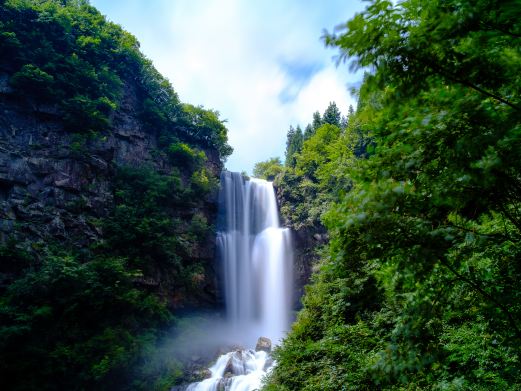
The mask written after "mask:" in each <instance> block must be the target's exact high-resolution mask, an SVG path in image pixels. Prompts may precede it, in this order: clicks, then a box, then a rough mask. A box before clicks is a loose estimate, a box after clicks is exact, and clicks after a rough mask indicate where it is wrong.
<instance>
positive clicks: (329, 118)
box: [322, 102, 342, 128]
mask: <svg viewBox="0 0 521 391" xmlns="http://www.w3.org/2000/svg"><path fill="white" fill-rule="evenodd" d="M341 119H342V113H341V112H340V110H339V109H338V107H337V105H336V103H335V102H330V103H329V105H328V106H327V108H326V111H324V115H323V116H322V123H323V124H330V125H334V126H336V127H339V128H340V127H341Z"/></svg>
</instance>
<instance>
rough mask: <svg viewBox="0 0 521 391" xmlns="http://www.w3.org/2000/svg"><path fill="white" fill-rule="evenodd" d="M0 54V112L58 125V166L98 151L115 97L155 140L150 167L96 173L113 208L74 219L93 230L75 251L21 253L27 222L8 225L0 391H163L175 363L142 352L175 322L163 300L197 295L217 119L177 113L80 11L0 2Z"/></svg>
mask: <svg viewBox="0 0 521 391" xmlns="http://www.w3.org/2000/svg"><path fill="white" fill-rule="evenodd" d="M0 53H1V55H0V73H1V76H2V77H4V76H6V77H7V80H8V83H7V84H6V85H3V86H2V87H3V90H2V93H3V94H4V95H2V102H1V103H2V104H4V99H6V101H7V99H8V100H9V104H10V105H11V106H12V105H16V106H17V107H19V108H20V110H21V111H24V110H25V112H26V113H27V115H28V116H29V115H33V114H32V113H36V115H37V116H38V115H41V116H42V117H41V118H42V120H44V119H45V118H47V117H45V116H48V115H50V116H52V117H53V118H55V119H56V121H57V122H60V123H61V126H62V127H63V131H64V132H65V133H64V134H67V135H71V134H72V137H71V139H72V140H73V142H72V143H71V144H70V145H69V146H68V147H69V150H68V151H66V152H64V154H63V155H62V156H63V158H65V159H72V160H74V159H77V160H78V161H82V159H84V157H85V156H86V154H87V152H89V149H88V148H89V146H88V143H89V141H95V142H96V143H98V144H103V143H104V142H105V141H106V140H107V137H108V135H110V134H111V132H112V131H113V126H114V124H113V119H114V117H115V115H116V114H118V112H119V110H120V109H121V105H122V102H123V98H124V96H125V91H126V90H129V89H131V90H132V91H133V94H135V96H134V97H133V99H134V100H133V101H135V102H136V104H137V106H138V107H137V108H134V109H135V111H136V112H137V117H138V119H139V126H140V127H141V128H143V129H144V131H145V132H148V133H150V134H153V135H154V137H155V138H154V140H158V142H157V149H155V150H153V151H151V153H152V154H155V155H154V156H156V157H157V159H156V161H155V162H147V163H146V164H145V163H142V164H133V165H129V166H124V165H120V166H117V165H114V166H111V167H110V169H109V171H110V173H111V175H112V176H111V189H110V192H111V193H112V198H111V199H113V202H112V203H111V204H107V205H104V206H103V207H104V208H107V209H108V210H109V213H108V214H106V215H104V216H102V217H99V218H94V217H93V216H88V218H89V221H88V224H90V225H91V226H92V227H94V229H96V230H97V232H101V235H100V237H99V238H97V239H96V240H94V241H92V242H91V244H90V245H89V246H88V247H82V248H78V247H75V246H73V245H72V243H70V242H69V241H68V239H69V237H68V236H67V235H65V236H59V237H56V238H54V240H48V241H46V242H41V241H39V242H33V243H28V242H27V241H25V240H24V237H25V236H24V235H29V234H30V233H31V232H32V231H31V221H29V220H27V219H26V220H24V219H23V218H20V219H17V220H16V223H15V224H14V225H13V226H12V227H13V228H12V231H11V233H12V238H11V239H10V238H5V239H6V240H5V242H4V243H3V244H2V246H0V276H1V284H0V378H1V379H2V381H1V383H2V387H3V389H6V390H36V389H39V390H65V389H69V390H94V389H96V390H126V389H132V390H140V389H143V390H145V389H146V390H151V389H154V390H164V389H169V388H170V387H171V386H172V384H173V383H174V381H175V377H176V376H178V375H179V369H178V366H177V363H176V362H175V361H174V360H171V357H169V356H168V355H167V354H165V355H157V354H155V353H154V349H155V347H156V343H157V341H158V340H159V338H160V337H161V336H162V335H164V333H165V332H166V330H167V329H168V328H170V327H171V326H172V325H173V321H174V320H175V315H176V314H175V311H174V304H175V300H176V299H175V298H174V297H170V296H169V295H171V296H172V295H174V294H179V293H180V292H181V293H182V292H185V294H188V295H189V294H190V292H196V291H199V290H201V286H200V284H201V281H202V276H203V275H204V272H205V271H204V266H203V265H202V264H200V263H198V261H197V259H198V257H199V256H200V255H199V254H198V251H201V248H204V247H205V246H208V243H207V240H208V237H212V236H213V233H212V232H213V227H212V225H211V223H212V222H209V221H208V216H207V215H205V214H204V213H201V210H202V209H203V206H204V205H205V203H206V202H208V199H209V197H210V195H211V194H212V192H214V191H215V190H216V187H217V183H218V178H217V177H216V174H217V173H216V172H215V170H211V169H210V168H209V166H208V162H207V160H208V159H209V158H210V157H209V155H208V154H212V153H214V155H215V156H217V159H220V160H221V161H224V160H225V159H226V157H227V156H228V155H229V154H230V153H231V147H230V146H229V145H228V144H227V129H226V127H225V126H224V125H223V121H221V120H220V119H219V113H218V112H215V111H212V110H206V109H203V108H202V107H197V106H193V105H188V104H183V103H181V102H180V100H179V98H178V96H177V94H176V93H175V91H174V90H173V88H172V87H171V85H170V84H169V82H168V81H167V80H166V79H164V78H163V77H162V76H161V75H160V74H159V73H158V72H157V71H156V70H155V69H154V67H153V66H152V64H151V62H150V61H149V60H148V59H146V58H145V57H144V56H143V55H142V54H141V53H140V51H139V43H138V42H137V41H136V39H135V38H134V37H133V36H132V35H130V34H129V33H127V32H125V31H124V30H123V29H121V27H119V26H117V25H115V24H113V23H110V22H108V21H106V20H105V18H104V17H103V16H102V15H101V14H100V13H99V12H98V11H97V10H96V9H95V8H94V7H92V6H90V5H89V3H88V1H83V0H77V1H74V0H70V1H59V0H46V1H36V0H35V1H26V0H8V1H2V2H1V4H0ZM127 95H128V94H127ZM13 102H15V103H13ZM11 106H10V107H11ZM3 121H4V122H5V119H3ZM8 125H9V124H8ZM212 158H213V157H212ZM217 164H219V162H217ZM2 180H3V181H8V180H10V179H9V178H6V179H2ZM74 191H77V190H74ZM27 197H29V195H28V196H27ZM75 197H76V196H75ZM75 200H76V201H75V202H74V203H70V204H68V205H67V208H68V209H69V211H73V212H74V211H75V212H74V213H76V215H77V216H78V219H80V218H81V219H83V218H85V214H84V213H83V212H84V210H86V209H87V203H88V202H89V200H88V199H87V197H85V198H82V197H81V194H80V196H78V197H76V198H75ZM89 207H92V206H89ZM71 213H72V212H71ZM2 216H3V215H2ZM2 218H3V217H2Z"/></svg>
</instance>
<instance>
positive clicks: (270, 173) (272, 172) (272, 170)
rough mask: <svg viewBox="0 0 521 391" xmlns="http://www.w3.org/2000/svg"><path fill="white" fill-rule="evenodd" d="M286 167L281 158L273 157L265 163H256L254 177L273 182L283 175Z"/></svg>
mask: <svg viewBox="0 0 521 391" xmlns="http://www.w3.org/2000/svg"><path fill="white" fill-rule="evenodd" d="M283 169H284V166H283V165H282V162H281V161H280V158H279V157H272V158H270V159H268V160H266V161H264V162H259V163H255V166H254V167H253V176H254V177H256V178H261V179H266V180H268V181H273V180H274V179H275V177H276V176H277V175H279V174H280V173H282V171H283Z"/></svg>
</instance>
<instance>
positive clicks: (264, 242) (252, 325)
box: [186, 171, 293, 391]
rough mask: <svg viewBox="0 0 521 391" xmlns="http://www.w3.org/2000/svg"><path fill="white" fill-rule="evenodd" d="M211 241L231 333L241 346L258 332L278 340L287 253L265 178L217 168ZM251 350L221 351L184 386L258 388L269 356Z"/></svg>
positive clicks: (235, 390)
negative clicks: (203, 375) (200, 376)
mask: <svg viewBox="0 0 521 391" xmlns="http://www.w3.org/2000/svg"><path fill="white" fill-rule="evenodd" d="M217 247H218V252H219V258H220V261H221V263H222V265H223V279H224V293H225V303H226V312H227V319H228V322H229V323H230V333H231V334H232V336H233V338H234V339H235V341H236V342H237V343H241V344H245V345H246V346H252V345H253V341H255V340H256V338H258V337H260V336H263V337H267V338H269V339H270V340H271V341H273V342H275V343H277V342H279V341H280V339H281V338H282V337H283V336H284V335H285V333H286V332H287V330H288V328H289V325H290V321H291V318H290V313H291V295H292V280H293V276H292V268H293V254H292V245H291V237H290V232H289V230H288V229H287V228H281V227H280V225H279V215H278V210H277V200H276V198H275V192H274V189H273V185H272V183H271V182H267V181H264V180H261V179H254V178H252V179H250V180H246V179H245V178H244V177H243V176H242V175H241V174H239V173H233V172H228V171H224V172H223V173H222V174H221V190H220V193H219V222H218V232H217ZM256 350H257V351H254V350H240V349H239V350H235V351H232V352H229V353H226V354H224V355H221V356H220V357H219V358H218V359H217V362H216V363H215V364H214V365H213V366H212V367H211V368H209V370H210V373H211V377H209V378H208V379H205V380H203V381H201V382H198V383H193V384H190V385H189V386H188V388H186V390H187V391H217V390H226V391H251V390H257V389H259V388H260V386H261V379H262V377H263V376H264V375H266V374H267V373H268V372H269V371H270V369H271V368H272V365H273V361H272V359H271V358H270V356H269V354H268V353H267V352H266V351H263V348H262V347H261V348H259V347H256ZM268 350H269V349H268Z"/></svg>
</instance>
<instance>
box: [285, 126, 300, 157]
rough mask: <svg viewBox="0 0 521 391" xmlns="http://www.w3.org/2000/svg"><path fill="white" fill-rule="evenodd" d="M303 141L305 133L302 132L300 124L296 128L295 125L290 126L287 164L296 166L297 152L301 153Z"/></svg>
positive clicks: (287, 143)
mask: <svg viewBox="0 0 521 391" xmlns="http://www.w3.org/2000/svg"><path fill="white" fill-rule="evenodd" d="M303 141H304V135H303V134H302V129H301V128H300V126H297V128H296V129H294V128H293V126H290V128H289V131H288V135H287V140H286V157H285V165H286V166H288V167H294V166H295V154H297V153H299V152H300V150H301V149H302V143H303Z"/></svg>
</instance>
